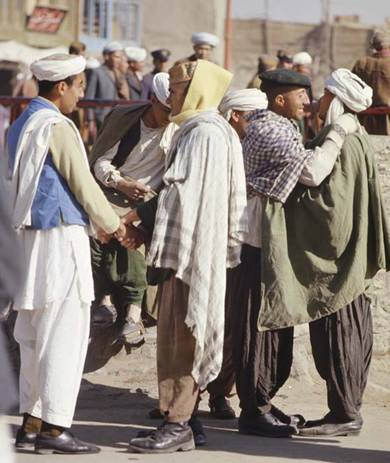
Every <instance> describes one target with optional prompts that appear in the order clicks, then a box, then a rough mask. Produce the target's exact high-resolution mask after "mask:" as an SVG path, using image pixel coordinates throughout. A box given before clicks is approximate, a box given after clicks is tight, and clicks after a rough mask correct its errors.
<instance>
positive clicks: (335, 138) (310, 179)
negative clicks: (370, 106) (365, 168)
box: [299, 130, 344, 186]
mask: <svg viewBox="0 0 390 463" xmlns="http://www.w3.org/2000/svg"><path fill="white" fill-rule="evenodd" d="M343 143H344V137H342V136H341V135H340V134H339V133H338V132H336V131H335V130H331V131H330V132H329V134H328V135H327V137H326V139H325V141H324V143H323V145H322V146H320V147H317V148H315V149H314V152H313V156H312V157H311V158H310V159H309V160H308V162H307V163H306V164H305V167H304V168H303V170H302V173H301V176H300V177H299V183H302V184H303V185H306V186H318V185H320V184H321V182H322V181H323V180H325V178H326V177H327V176H328V175H329V174H330V173H331V172H332V170H333V167H334V165H335V163H336V160H337V157H338V155H339V154H340V151H341V148H342V146H343Z"/></svg>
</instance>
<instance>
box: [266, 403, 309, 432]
mask: <svg viewBox="0 0 390 463" xmlns="http://www.w3.org/2000/svg"><path fill="white" fill-rule="evenodd" d="M271 413H272V414H273V415H274V416H275V417H276V418H277V419H278V420H279V421H281V422H282V423H284V424H291V425H293V426H298V428H302V427H303V426H304V425H305V423H306V420H305V418H304V417H303V416H302V415H298V414H297V415H286V413H284V412H283V411H282V410H280V409H279V408H278V407H275V405H272V406H271Z"/></svg>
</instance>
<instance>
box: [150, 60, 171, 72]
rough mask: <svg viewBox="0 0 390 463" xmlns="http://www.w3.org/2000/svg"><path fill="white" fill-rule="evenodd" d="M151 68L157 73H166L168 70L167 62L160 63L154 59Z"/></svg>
mask: <svg viewBox="0 0 390 463" xmlns="http://www.w3.org/2000/svg"><path fill="white" fill-rule="evenodd" d="M153 66H154V69H155V70H156V71H157V72H166V70H167V68H168V62H167V61H160V60H159V59H154V60H153Z"/></svg>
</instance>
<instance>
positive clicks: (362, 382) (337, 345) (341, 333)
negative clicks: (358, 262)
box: [228, 246, 373, 421]
mask: <svg viewBox="0 0 390 463" xmlns="http://www.w3.org/2000/svg"><path fill="white" fill-rule="evenodd" d="M241 260H242V263H241V264H240V266H239V267H237V268H236V269H233V270H232V271H231V278H232V281H231V284H230V285H228V288H229V291H231V292H232V295H231V297H230V303H233V304H234V308H235V309H234V316H235V323H234V327H235V329H236V333H235V347H234V358H235V362H236V387H237V393H238V396H239V398H240V406H241V409H242V411H243V413H245V414H247V415H251V414H256V413H259V412H260V413H267V412H269V411H270V409H271V400H272V398H273V397H274V396H275V394H276V393H277V391H278V390H279V389H280V388H281V387H282V386H283V384H284V383H285V382H286V380H287V379H288V377H289V375H290V370H291V364H292V359H293V337H294V329H293V328H284V329H280V330H272V331H264V332H259V331H258V330H257V320H258V315H259V310H260V278H261V266H260V265H261V250H260V249H258V248H253V247H251V246H244V247H243V252H242V259H241ZM309 327H310V341H311V345H312V351H313V357H314V361H315V365H316V368H317V370H318V372H319V374H320V375H321V377H322V378H323V379H324V380H325V381H326V385H327V391H328V406H329V409H330V412H331V413H332V416H334V417H335V418H337V419H339V420H341V421H349V420H352V419H354V418H356V417H357V416H359V410H360V407H361V404H362V397H363V392H364V389H365V386H366V383H367V375H368V370H369V365H370V360H371V353H372V343H373V332H372V319H371V310H370V301H369V299H368V298H367V297H366V296H365V295H364V294H362V295H360V296H359V297H358V298H356V299H355V300H354V301H353V302H352V303H351V304H348V305H347V306H346V307H344V308H343V309H341V310H339V311H337V312H335V313H334V314H332V315H329V316H327V317H324V318H322V319H320V320H318V321H315V322H312V323H310V324H309Z"/></svg>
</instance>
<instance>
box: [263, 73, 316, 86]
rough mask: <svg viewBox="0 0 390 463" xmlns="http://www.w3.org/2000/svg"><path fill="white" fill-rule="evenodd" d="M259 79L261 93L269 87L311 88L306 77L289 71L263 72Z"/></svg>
mask: <svg viewBox="0 0 390 463" xmlns="http://www.w3.org/2000/svg"><path fill="white" fill-rule="evenodd" d="M259 77H260V79H261V87H260V89H261V90H263V91H266V88H271V87H303V88H310V87H311V82H310V79H309V78H308V77H307V76H305V75H303V74H300V73H299V72H295V71H291V70H290V69H273V70H271V71H265V72H262V73H261V74H260V76H259Z"/></svg>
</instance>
